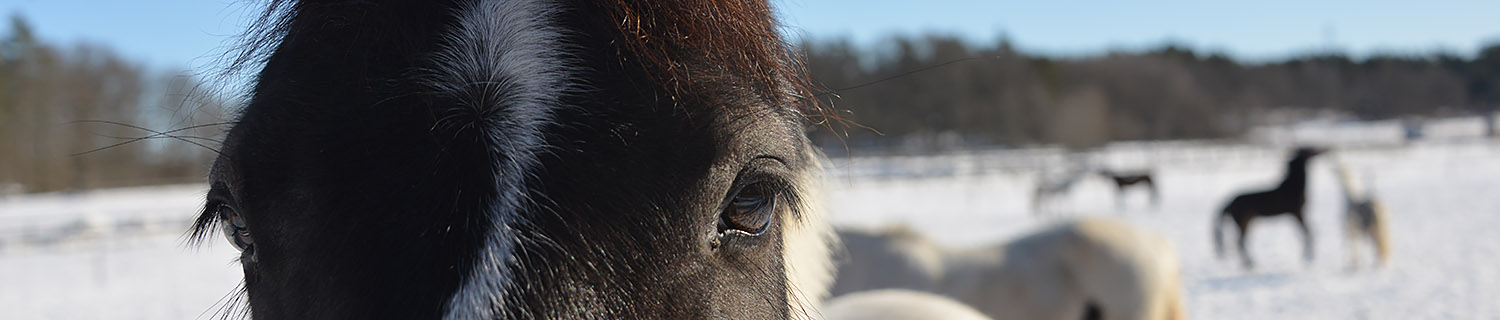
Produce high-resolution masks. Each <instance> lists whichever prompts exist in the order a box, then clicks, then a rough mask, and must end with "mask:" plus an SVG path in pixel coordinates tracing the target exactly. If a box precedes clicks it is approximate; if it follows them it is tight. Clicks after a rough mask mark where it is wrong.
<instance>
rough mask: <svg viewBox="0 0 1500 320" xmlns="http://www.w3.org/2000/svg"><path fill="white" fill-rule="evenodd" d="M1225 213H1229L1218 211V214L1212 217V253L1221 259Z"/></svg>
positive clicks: (1222, 254) (1222, 255) (1222, 257)
mask: <svg viewBox="0 0 1500 320" xmlns="http://www.w3.org/2000/svg"><path fill="white" fill-rule="evenodd" d="M1227 215H1229V213H1219V216H1218V217H1216V218H1214V226H1213V229H1214V239H1213V241H1214V255H1216V256H1218V257H1219V259H1221V260H1222V259H1224V216H1227Z"/></svg>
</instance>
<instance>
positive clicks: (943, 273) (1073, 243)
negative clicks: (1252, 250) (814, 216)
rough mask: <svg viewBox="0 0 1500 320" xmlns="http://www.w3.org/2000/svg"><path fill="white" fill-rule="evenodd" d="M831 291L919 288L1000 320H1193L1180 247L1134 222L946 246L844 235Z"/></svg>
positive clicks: (1066, 226) (898, 234) (871, 234)
mask: <svg viewBox="0 0 1500 320" xmlns="http://www.w3.org/2000/svg"><path fill="white" fill-rule="evenodd" d="M839 237H840V238H841V239H842V242H843V245H844V251H843V252H842V256H841V257H837V258H836V259H837V260H836V263H837V264H838V266H837V268H838V276H837V278H836V280H835V281H834V285H833V287H832V289H831V294H832V295H833V296H835V297H838V296H840V295H843V294H848V293H853V292H859V291H866V290H876V289H890V288H899V289H910V290H918V291H926V292H931V293H936V294H939V295H943V296H947V297H951V298H953V299H956V300H958V301H960V302H963V303H966V304H968V305H969V306H972V307H974V308H975V309H977V310H979V311H981V312H983V313H984V314H985V315H987V316H989V317H991V318H995V319H1001V320H1004V319H1025V320H1031V319H1037V320H1041V319H1086V318H1087V319H1140V320H1147V319H1150V320H1155V319H1183V318H1184V317H1185V316H1184V310H1183V306H1182V291H1181V290H1182V287H1181V280H1180V277H1179V268H1180V267H1179V264H1178V260H1177V254H1176V250H1175V249H1174V248H1173V246H1172V245H1171V243H1170V242H1168V241H1167V240H1166V239H1165V238H1164V237H1162V236H1160V235H1158V234H1155V233H1151V232H1146V231H1143V230H1140V229H1137V228H1134V227H1132V226H1130V225H1128V224H1125V223H1122V222H1117V221H1114V220H1109V219H1102V218H1083V219H1079V220H1076V221H1072V222H1067V223H1062V224H1060V225H1057V226H1054V227H1051V228H1048V229H1046V230H1043V231H1040V232H1037V233H1035V234H1031V235H1028V236H1025V237H1022V238H1019V239H1016V240H1014V241H1011V242H1010V243H1006V244H1002V245H995V246H985V247H978V248H970V249H953V248H946V247H943V246H941V245H939V244H937V243H935V242H933V241H932V240H931V239H928V238H926V237H924V236H922V235H920V234H918V233H916V232H914V231H912V230H910V229H907V228H904V227H893V228H887V229H884V230H879V231H862V230H847V229H846V230H840V231H839Z"/></svg>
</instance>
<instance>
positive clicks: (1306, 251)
mask: <svg viewBox="0 0 1500 320" xmlns="http://www.w3.org/2000/svg"><path fill="white" fill-rule="evenodd" d="M1292 216H1293V217H1296V218H1297V226H1298V227H1300V228H1302V256H1303V257H1302V258H1303V259H1304V260H1306V261H1307V263H1312V260H1313V238H1312V231H1311V230H1309V229H1308V228H1307V220H1306V219H1304V218H1302V212H1293V213H1292Z"/></svg>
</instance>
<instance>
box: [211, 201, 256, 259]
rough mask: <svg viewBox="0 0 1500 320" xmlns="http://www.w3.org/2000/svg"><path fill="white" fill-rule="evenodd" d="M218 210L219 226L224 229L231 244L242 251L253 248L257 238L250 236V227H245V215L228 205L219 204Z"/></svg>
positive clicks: (225, 235) (225, 236)
mask: <svg viewBox="0 0 1500 320" xmlns="http://www.w3.org/2000/svg"><path fill="white" fill-rule="evenodd" d="M218 210H219V212H218V214H219V228H221V229H222V230H223V231H224V238H225V239H228V240H229V244H232V245H234V248H235V249H239V250H240V252H247V251H250V250H251V249H253V248H254V247H255V239H254V238H251V237H250V229H249V228H246V227H245V217H242V216H240V214H239V212H237V211H235V210H234V208H232V207H229V206H227V205H221V206H219V209H218Z"/></svg>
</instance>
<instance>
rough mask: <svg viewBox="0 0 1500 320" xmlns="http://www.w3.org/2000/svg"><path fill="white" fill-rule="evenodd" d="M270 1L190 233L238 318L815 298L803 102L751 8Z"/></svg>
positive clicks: (821, 231)
mask: <svg viewBox="0 0 1500 320" xmlns="http://www.w3.org/2000/svg"><path fill="white" fill-rule="evenodd" d="M269 6H270V7H271V9H270V10H268V12H269V13H267V14H266V16H265V17H264V18H262V19H261V22H262V23H263V24H262V26H261V27H260V28H261V29H258V30H259V31H257V32H252V34H259V35H260V37H254V38H252V39H249V41H247V43H250V44H251V45H249V46H248V48H246V49H247V51H246V52H247V53H246V54H245V55H243V56H242V59H248V60H254V61H262V62H263V64H264V67H263V69H261V70H260V71H259V73H258V78H257V82H256V84H255V85H254V88H253V92H252V94H251V96H250V97H251V99H250V102H249V103H248V105H246V106H245V107H244V109H243V110H242V111H241V112H240V113H239V114H238V116H237V119H236V120H235V124H234V126H233V128H232V129H231V130H229V132H228V135H227V137H226V139H225V141H224V143H223V145H222V150H220V151H221V152H222V153H221V155H220V156H219V158H218V159H217V160H216V161H215V162H214V164H213V167H212V173H211V174H210V177H209V183H210V185H211V190H210V191H209V193H208V202H207V206H206V208H205V210H204V211H203V214H202V215H201V216H200V217H199V219H198V221H197V225H196V227H195V234H196V235H199V236H202V235H205V234H207V233H218V232H221V231H222V233H223V234H224V235H225V236H227V237H228V238H229V241H230V242H231V243H233V244H234V245H235V246H236V247H237V248H239V249H240V250H241V254H240V257H239V262H240V264H241V265H242V266H243V269H244V277H245V279H244V284H243V294H244V300H243V301H244V302H245V305H246V307H247V309H245V310H243V311H242V312H246V313H248V314H249V315H251V316H253V317H255V318H293V319H335V318H336V319H375V318H379V319H391V318H394V319H418V318H439V317H442V318H454V319H481V318H527V319H530V318H557V319H584V318H606V319H622V318H630V319H685V318H718V319H725V318H733V319H780V318H796V317H802V316H804V315H808V314H812V313H815V312H813V311H811V310H810V309H811V307H812V304H814V303H816V302H817V301H818V300H819V299H820V298H821V297H820V296H821V295H822V294H823V292H824V291H825V290H824V287H825V286H826V285H827V282H828V281H829V277H830V274H829V273H830V272H829V269H830V268H829V267H828V259H827V245H826V243H825V242H826V241H827V240H828V239H829V237H830V236H831V231H829V229H827V227H826V226H825V225H824V224H823V223H822V221H821V220H820V214H819V212H817V210H816V206H815V205H814V203H813V201H814V200H815V199H817V196H815V195H813V194H812V192H814V191H815V190H816V188H817V186H816V185H815V183H814V182H815V181H816V180H817V177H816V175H817V173H818V172H820V169H819V167H818V159H817V155H816V152H815V151H813V150H814V149H813V147H812V146H811V145H810V143H809V142H808V140H807V139H806V138H805V136H804V128H805V125H806V124H807V123H808V119H809V118H810V117H817V116H819V115H820V114H822V113H821V109H819V108H817V107H816V106H815V105H814V104H810V103H807V102H808V101H809V100H810V97H811V95H809V94H808V92H809V87H810V86H809V85H808V83H807V82H806V80H805V77H804V76H803V74H802V73H801V69H800V68H799V65H798V63H797V61H796V60H795V57H794V55H793V54H791V53H790V52H791V51H790V50H788V49H787V46H786V45H785V44H784V42H783V41H782V39H781V38H780V35H779V33H778V30H777V29H778V25H777V24H776V22H775V20H774V18H773V13H772V10H771V8H770V6H769V5H768V4H767V3H765V2H764V1H719V0H660V1H623V0H621V1H598V2H594V1H572V0H452V1H428V0H409V1H408V0H389V1H386V0H365V1H332V0H330V1H314V0H305V1H291V0H273V1H272V3H271V4H270V5H269ZM226 289H227V288H226Z"/></svg>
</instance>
